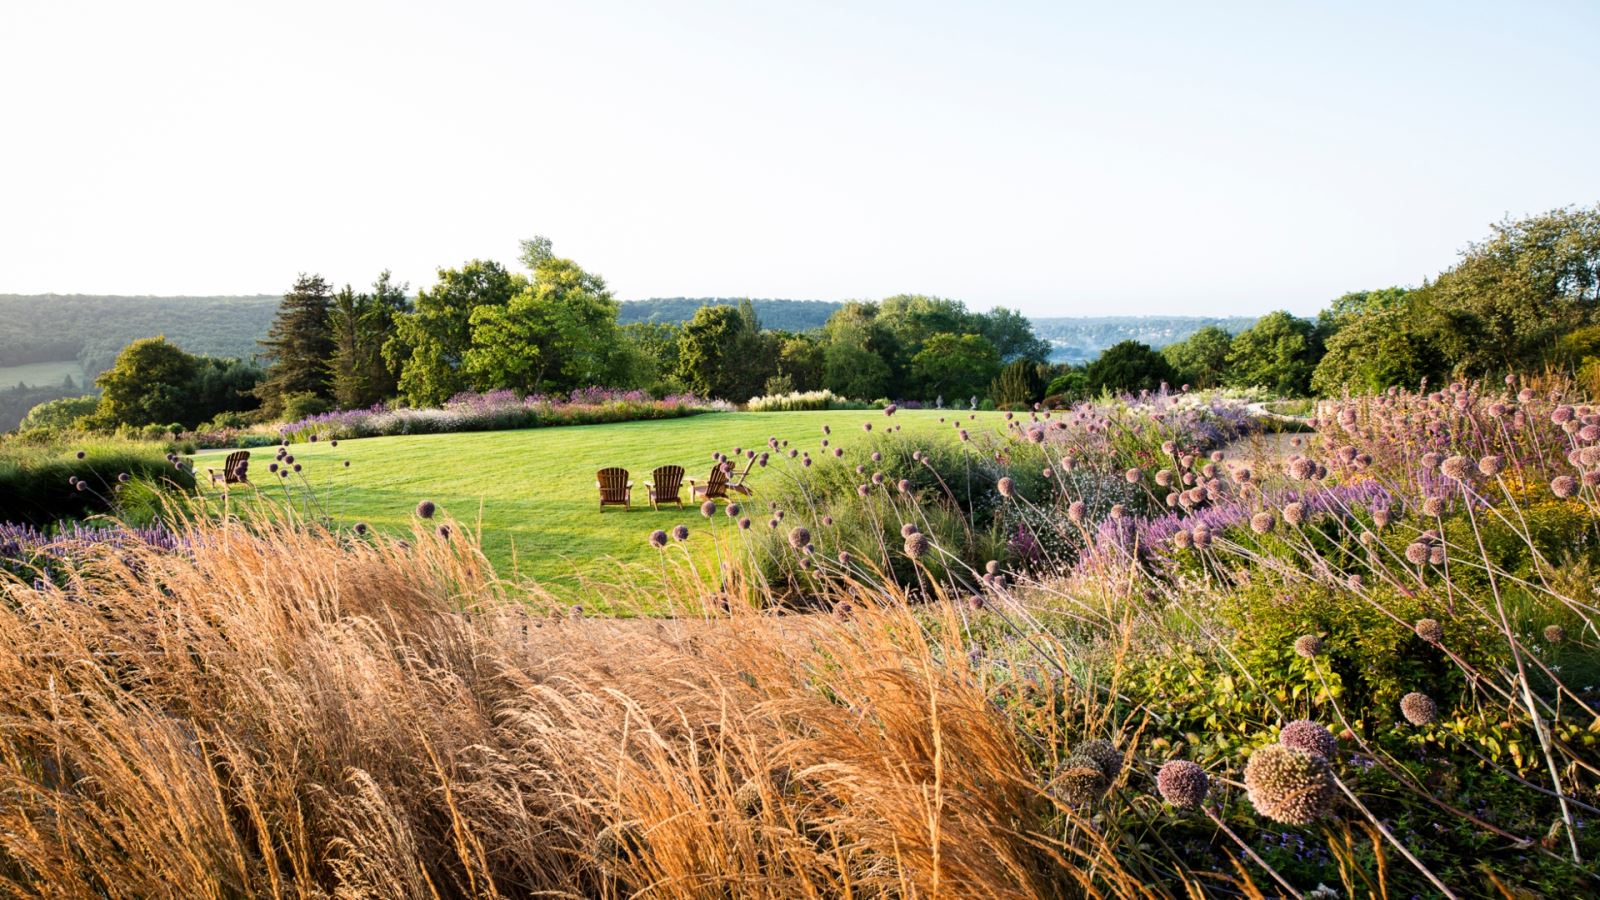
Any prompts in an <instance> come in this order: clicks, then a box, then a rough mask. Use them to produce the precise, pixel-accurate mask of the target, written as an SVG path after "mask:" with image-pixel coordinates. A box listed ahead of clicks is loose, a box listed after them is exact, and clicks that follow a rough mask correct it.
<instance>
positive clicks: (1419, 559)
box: [1406, 541, 1428, 566]
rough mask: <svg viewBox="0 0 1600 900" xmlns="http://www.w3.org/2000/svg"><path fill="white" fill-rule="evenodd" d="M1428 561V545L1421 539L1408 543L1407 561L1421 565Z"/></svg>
mask: <svg viewBox="0 0 1600 900" xmlns="http://www.w3.org/2000/svg"><path fill="white" fill-rule="evenodd" d="M1427 561H1428V545H1427V544H1424V543H1422V542H1421V541H1413V542H1411V543H1409V544H1407V545H1406V562H1409V563H1411V564H1412V565H1414V566H1420V565H1422V564H1423V563H1425V562H1427Z"/></svg>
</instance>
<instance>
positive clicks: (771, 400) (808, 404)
mask: <svg viewBox="0 0 1600 900" xmlns="http://www.w3.org/2000/svg"><path fill="white" fill-rule="evenodd" d="M871 408H872V404H870V403H866V402H863V401H860V400H850V399H848V398H845V397H840V396H839V395H837V394H835V393H834V392H833V391H830V390H826V389H824V390H820V391H791V392H789V393H785V394H768V395H766V396H762V397H751V398H750V402H749V403H747V404H745V409H747V410H749V411H750V412H800V411H802V410H811V411H815V410H826V409H871Z"/></svg>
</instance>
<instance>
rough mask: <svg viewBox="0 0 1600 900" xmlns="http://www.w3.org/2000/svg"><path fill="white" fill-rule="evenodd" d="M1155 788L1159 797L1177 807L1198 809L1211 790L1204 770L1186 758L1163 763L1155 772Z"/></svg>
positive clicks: (1209, 780) (1209, 781)
mask: <svg viewBox="0 0 1600 900" xmlns="http://www.w3.org/2000/svg"><path fill="white" fill-rule="evenodd" d="M1156 790H1157V791H1159V792H1160V793H1161V799H1163V800H1165V801H1167V802H1168V803H1170V804H1172V805H1173V806H1176V807H1177V808H1179V809H1199V808H1200V804H1201V803H1204V802H1205V799H1206V793H1207V792H1208V791H1210V790H1211V779H1210V778H1209V777H1208V776H1207V775H1206V770H1205V769H1202V768H1200V767H1199V766H1197V765H1195V764H1194V763H1192V762H1189V761H1188V760H1186V759H1174V760H1172V761H1170V762H1167V763H1164V764H1163V765H1162V766H1161V770H1160V771H1158V772H1156Z"/></svg>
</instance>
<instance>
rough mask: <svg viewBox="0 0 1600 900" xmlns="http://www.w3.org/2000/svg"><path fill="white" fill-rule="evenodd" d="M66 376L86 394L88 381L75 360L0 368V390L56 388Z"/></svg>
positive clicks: (81, 367)
mask: <svg viewBox="0 0 1600 900" xmlns="http://www.w3.org/2000/svg"><path fill="white" fill-rule="evenodd" d="M68 375H71V376H72V381H73V383H74V384H76V385H78V387H80V388H85V391H86V392H87V387H88V386H87V382H88V379H87V378H86V377H85V376H84V372H83V366H81V365H79V364H78V361H77V360H75V359H68V360H58V361H56V362H41V363H28V364H27V365H23V366H4V367H0V388H12V387H16V386H17V385H19V384H25V385H27V386H28V387H56V386H57V385H59V384H61V383H62V382H63V381H65V380H66V378H67V376H68Z"/></svg>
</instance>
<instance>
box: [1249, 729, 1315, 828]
mask: <svg viewBox="0 0 1600 900" xmlns="http://www.w3.org/2000/svg"><path fill="white" fill-rule="evenodd" d="M1244 784H1245V791H1246V793H1247V794H1248V795H1249V797H1250V803H1251V805H1253V806H1254V807H1255V808H1256V812H1259V813H1260V814H1262V815H1263V816H1266V817H1267V818H1269V819H1271V820H1273V821H1274V822H1279V823H1282V824H1284V825H1310V824H1311V823H1313V822H1315V821H1316V820H1318V819H1320V818H1322V817H1323V816H1325V815H1327V813H1328V811H1329V810H1330V809H1331V808H1332V806H1333V800H1334V797H1335V795H1336V791H1337V790H1338V789H1337V788H1336V787H1335V786H1334V783H1333V773H1332V771H1331V770H1329V768H1328V760H1327V759H1326V758H1325V757H1323V756H1320V755H1318V754H1315V753H1308V752H1306V751H1304V750H1300V749H1297V748H1294V747H1286V746H1284V745H1283V744H1268V745H1266V746H1265V747H1261V748H1260V749H1258V750H1256V751H1255V752H1254V753H1252V754H1250V761H1249V762H1248V763H1247V764H1246V765H1245V768H1244Z"/></svg>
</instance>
